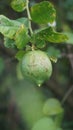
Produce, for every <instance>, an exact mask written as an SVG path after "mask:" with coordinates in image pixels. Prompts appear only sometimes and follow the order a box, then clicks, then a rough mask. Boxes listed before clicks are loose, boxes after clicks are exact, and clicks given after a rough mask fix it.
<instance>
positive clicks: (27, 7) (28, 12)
mask: <svg viewBox="0 0 73 130" xmlns="http://www.w3.org/2000/svg"><path fill="white" fill-rule="evenodd" d="M26 10H27V15H28V19H29V30H30V33H31V35H32V34H33V30H32V27H31V16H30V11H29V0H26Z"/></svg>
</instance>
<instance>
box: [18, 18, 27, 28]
mask: <svg viewBox="0 0 73 130" xmlns="http://www.w3.org/2000/svg"><path fill="white" fill-rule="evenodd" d="M16 21H18V22H20V23H21V24H24V25H25V26H26V28H28V27H29V21H28V18H24V17H22V18H18V19H16Z"/></svg>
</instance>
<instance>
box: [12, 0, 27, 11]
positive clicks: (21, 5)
mask: <svg viewBox="0 0 73 130" xmlns="http://www.w3.org/2000/svg"><path fill="white" fill-rule="evenodd" d="M11 7H12V8H13V9H14V10H15V11H17V12H22V11H24V10H25V8H26V0H13V1H12V2H11Z"/></svg>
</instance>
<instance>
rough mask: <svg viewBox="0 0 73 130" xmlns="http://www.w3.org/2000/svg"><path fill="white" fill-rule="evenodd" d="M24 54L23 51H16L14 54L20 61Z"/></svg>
mask: <svg viewBox="0 0 73 130" xmlns="http://www.w3.org/2000/svg"><path fill="white" fill-rule="evenodd" d="M24 54H25V52H24V51H18V52H17V53H16V56H15V58H16V59H18V60H19V61H20V60H21V59H22V58H23V56H24Z"/></svg>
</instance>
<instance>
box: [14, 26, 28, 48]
mask: <svg viewBox="0 0 73 130" xmlns="http://www.w3.org/2000/svg"><path fill="white" fill-rule="evenodd" d="M28 41H29V35H28V32H27V29H26V27H25V26H24V25H22V26H21V27H20V28H19V30H18V31H17V33H16V35H15V42H16V46H17V48H19V49H23V48H24V47H25V46H26V44H27V43H28Z"/></svg>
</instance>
